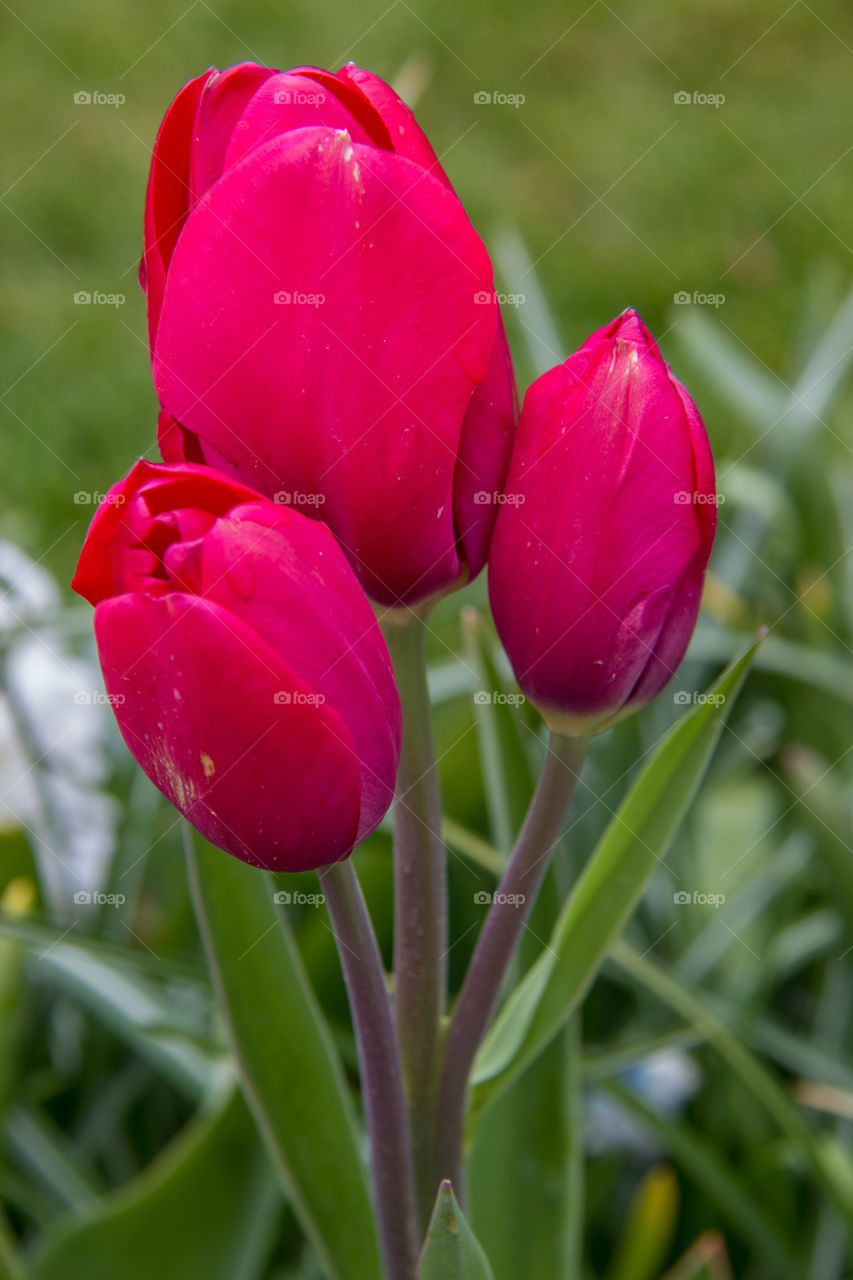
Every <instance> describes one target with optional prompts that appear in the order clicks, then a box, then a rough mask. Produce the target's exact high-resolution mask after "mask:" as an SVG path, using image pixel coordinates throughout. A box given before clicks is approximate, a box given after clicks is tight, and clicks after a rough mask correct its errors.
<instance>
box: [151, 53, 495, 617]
mask: <svg viewBox="0 0 853 1280" xmlns="http://www.w3.org/2000/svg"><path fill="white" fill-rule="evenodd" d="M142 279H143V283H144V286H145V289H146V293H147V297H148V319H149V334H150V342H151V356H152V365H153V373H154V382H155V385H156V388H157V394H158V396H159V399H160V403H161V405H162V407H163V410H164V413H163V414H162V415H161V430H160V435H159V440H160V448H161V452H162V453H163V456H164V457H165V458H166V459H167V460H169V461H189V462H204V463H207V464H208V465H211V466H215V467H217V468H218V469H219V470H221V471H224V472H225V473H226V474H228V475H230V476H233V477H235V478H237V479H239V480H241V481H242V482H244V483H247V484H250V485H251V486H252V487H253V488H255V489H257V490H259V491H260V492H262V493H264V494H265V495H266V496H268V497H272V498H277V497H278V496H279V495H285V496H284V497H283V498H279V500H280V501H286V502H290V503H292V504H294V505H298V506H299V509H300V510H302V511H303V512H304V513H305V514H307V515H311V516H315V517H319V518H320V519H322V520H323V521H325V522H326V523H327V524H328V525H329V527H330V528H331V529H332V532H333V533H334V534H335V536H336V537H337V538H338V540H339V542H340V544H341V546H342V547H343V550H344V552H345V554H346V556H347V558H348V559H349V561H350V563H351V564H352V566H353V568H354V569H355V571H356V574H357V575H358V577H359V579H360V581H361V583H362V585H363V586H364V588H365V590H367V591H368V593H369V594H370V595H371V596H372V597H373V599H374V600H376V601H377V602H379V603H380V604H382V605H384V606H389V607H392V606H397V605H401V604H406V605H409V604H413V603H415V602H417V601H420V600H424V599H426V598H427V597H429V596H432V595H435V594H437V593H440V592H443V591H446V590H448V589H450V588H451V587H453V586H454V585H456V584H457V583H461V582H465V581H467V580H468V579H470V578H472V577H474V576H475V575H476V574H477V573H478V572H479V571H480V569H481V568H482V567H483V565H484V563H485V558H486V553H487V550H488V545H489V541H490V538H491V534H492V530H493V527H494V520H495V514H496V506H495V504H494V502H493V501H492V500H491V495H493V494H494V492H495V491H498V490H500V488H501V486H502V484H503V480H504V477H505V474H506V467H507V462H508V457H509V449H510V446H511V443H512V435H513V431H514V428H515V419H516V396H515V383H514V379H513V373H512V364H511V360H510V356H509V349H508V346H507V343H506V338H505V336H504V331H503V325H502V322H501V318H500V312H499V308H498V305H497V302H496V298H495V292H494V287H493V280H492V266H491V262H490V261H489V257H488V255H487V253H486V250H485V248H484V246H483V244H482V242H481V240H480V239H479V237H478V235H477V234H476V232H475V231H474V228H473V227H472V226H471V223H470V222H469V220H468V217H467V215H466V213H465V210H464V209H463V207H462V204H461V203H460V201H459V199H458V197H457V196H456V194H455V192H454V191H453V189H452V187H451V186H450V183H449V181H448V179H447V176H446V174H445V173H444V171H443V169H442V168H441V165H440V164H439V162H438V160H437V159H436V157H435V153H434V152H433V150H432V147H431V146H430V144H429V142H428V141H427V139H426V137H425V136H424V134H423V133H422V132H421V130H420V129H419V128H418V126H417V124H416V122H415V119H414V116H413V115H412V113H411V111H410V110H409V108H408V107H406V106H405V104H404V103H403V102H401V100H400V99H399V98H398V97H397V95H396V94H395V93H394V92H393V90H392V89H391V88H390V87H389V86H388V85H386V84H385V83H384V82H383V81H381V80H380V79H379V78H378V77H377V76H374V75H371V73H370V72H368V71H363V70H360V69H359V68H356V67H354V66H352V65H349V66H347V67H345V68H344V69H343V70H342V71H340V72H338V74H337V75H332V74H331V73H329V72H326V71H321V70H319V69H317V68H313V67H300V68H297V69H295V70H293V71H287V72H276V71H273V70H271V69H270V68H267V67H259V66H257V65H255V64H253V63H246V64H244V65H242V66H238V67H232V68H230V69H229V70H227V71H224V72H221V73H220V72H217V71H211V72H209V73H207V74H206V75H204V76H200V77H198V78H197V79H196V80H194V81H192V82H191V83H190V84H188V85H187V86H186V87H185V88H184V89H183V90H182V91H181V93H180V94H179V95H178V97H177V99H176V100H175V102H174V103H173V105H172V107H171V108H170V110H169V112H168V114H167V116H166V118H165V120H164V122H163V125H162V128H161V130H160V134H159V136H158V139H157V143H156V147H155V150H154V156H153V161H152V166H151V176H150V180H149V187H148V199H147V205H146V215H145V253H144V259H143V270H142ZM483 494H488V495H489V501H488V502H483V500H482V495H483Z"/></svg>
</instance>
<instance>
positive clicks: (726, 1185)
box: [606, 1082, 802, 1280]
mask: <svg viewBox="0 0 853 1280" xmlns="http://www.w3.org/2000/svg"><path fill="white" fill-rule="evenodd" d="M606 1087H607V1089H608V1091H609V1092H611V1093H612V1094H613V1095H614V1096H615V1097H616V1098H618V1099H619V1102H620V1103H621V1104H622V1106H623V1107H625V1108H626V1109H627V1110H629V1111H630V1112H632V1113H633V1114H634V1115H635V1116H637V1117H638V1119H639V1120H640V1122H641V1123H642V1124H643V1125H644V1126H645V1127H646V1128H647V1129H649V1130H650V1131H651V1132H652V1133H653V1134H654V1136H655V1137H656V1138H657V1139H658V1140H659V1141H660V1142H661V1143H662V1144H663V1146H664V1147H665V1148H666V1149H667V1150H668V1152H669V1154H670V1155H671V1157H672V1159H673V1160H675V1161H676V1162H677V1163H678V1164H679V1165H680V1166H681V1168H682V1169H683V1170H684V1172H685V1173H686V1174H687V1175H688V1176H689V1177H690V1178H691V1179H692V1180H693V1181H694V1182H695V1183H696V1186H697V1187H699V1189H700V1190H701V1192H702V1194H703V1196H705V1197H707V1199H708V1200H709V1201H710V1202H711V1203H712V1204H716V1205H717V1207H718V1208H719V1209H720V1210H721V1212H722V1213H724V1214H725V1215H726V1217H727V1219H728V1221H729V1222H730V1223H731V1225H732V1226H733V1227H734V1228H735V1229H736V1230H737V1231H739V1232H740V1234H741V1235H742V1236H743V1238H744V1240H746V1241H747V1242H748V1243H749V1244H750V1245H751V1246H752V1248H753V1249H754V1250H755V1252H756V1255H757V1256H758V1257H761V1258H765V1259H766V1260H767V1261H768V1262H770V1263H772V1265H773V1272H774V1275H776V1276H778V1277H779V1280H798V1277H800V1276H801V1275H802V1270H801V1262H800V1260H799V1259H798V1258H797V1257H796V1256H795V1254H794V1252H793V1250H792V1249H791V1245H790V1243H789V1242H788V1241H787V1240H786V1239H785V1238H784V1236H782V1235H781V1234H780V1232H779V1225H780V1224H778V1223H776V1222H774V1221H772V1220H771V1219H768V1218H767V1217H766V1216H765V1214H764V1211H763V1210H762V1208H761V1205H760V1203H758V1202H757V1201H756V1198H755V1197H754V1196H753V1195H751V1194H750V1188H749V1187H748V1186H747V1185H746V1184H745V1183H744V1182H743V1180H742V1178H741V1177H740V1175H739V1174H738V1173H737V1172H736V1171H735V1170H734V1169H732V1168H731V1167H730V1165H729V1164H727V1163H726V1162H725V1161H724V1160H721V1159H720V1156H719V1155H718V1154H717V1149H716V1147H715V1146H714V1144H713V1143H711V1142H708V1141H707V1140H706V1139H704V1138H703V1137H702V1136H701V1135H700V1134H697V1133H695V1132H693V1131H692V1130H691V1129H690V1128H689V1127H688V1126H687V1125H686V1124H684V1122H683V1121H681V1122H676V1121H673V1120H670V1119H668V1118H667V1117H666V1116H664V1115H661V1114H660V1112H659V1111H656V1110H655V1109H654V1108H652V1107H649V1106H647V1105H646V1104H645V1103H644V1102H643V1101H642V1100H641V1099H640V1098H638V1097H637V1096H636V1094H634V1093H633V1092H632V1091H631V1090H630V1089H627V1088H625V1087H624V1086H623V1085H619V1084H617V1083H615V1082H610V1083H608V1085H607V1086H606Z"/></svg>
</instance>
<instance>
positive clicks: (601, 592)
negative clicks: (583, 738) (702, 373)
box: [489, 311, 717, 734]
mask: <svg viewBox="0 0 853 1280" xmlns="http://www.w3.org/2000/svg"><path fill="white" fill-rule="evenodd" d="M716 519H717V509H716V495H715V492H714V463H713V458H712V456H711V449H710V445H709V444H708V438H707V435H706V433H705V428H704V426H703V423H702V419H701V418H700V416H699V412H698V410H697V408H696V406H695V404H694V403H693V401H692V400H691V398H690V396H689V394H688V393H687V391H686V390H685V388H684V387H683V386H682V385H681V383H680V382H678V381H677V380H676V379H675V378H674V377H673V375H672V372H671V370H670V368H669V366H668V365H667V364H666V363H665V362H664V361H663V359H662V358H661V355H660V352H659V351H658V348H657V345H656V344H655V341H654V339H653V338H652V336H651V334H650V333H649V331H648V330H647V329H646V327H645V325H644V324H643V322H642V321H641V319H640V317H639V316H638V315H637V313H636V312H635V311H626V312H624V313H623V315H621V316H619V317H618V319H616V320H614V321H613V323H612V324H610V325H608V326H607V327H606V328H604V329H599V330H598V331H597V332H596V333H593V334H592V335H591V337H589V338H588V339H587V341H586V342H585V343H584V345H583V346H582V347H581V348H580V350H579V351H576V352H575V354H574V355H572V356H570V357H569V358H568V360H566V361H565V363H563V364H561V365H557V367H556V368H554V369H551V370H549V372H548V373H546V374H543V376H542V377H541V378H539V379H538V380H537V381H536V382H535V383H534V384H533V385H532V386H531V387H530V389H529V391H528V392H527V396H526V398H525V401H524V408H523V410H522V414H521V421H520V423H519V429H518V436H517V440H516V443H515V447H514V449H513V454H512V458H511V461H510V469H509V476H508V479H507V485H506V490H505V493H504V498H503V505H502V507H501V510H500V513H499V515H498V519H497V524H496V528H495V534H494V539H493V542H492V548H491V551H490V557H489V593H490V598H491V603H492V611H493V613H494V617H495V623H496V625H497V629H498V632H499V634H500V637H501V640H502V641H503V644H504V646H505V648H506V651H507V653H508V655H509V658H510V661H511V663H512V666H513V668H514V670H515V674H516V677H517V679H518V682H519V684H520V686H521V688H522V689H523V690H524V692H525V693H526V694H527V696H528V697H529V698H530V700H531V701H532V702H535V703H536V704H537V705H538V706H539V707H540V709H541V710H542V713H543V715H544V716H545V719H546V721H547V722H548V724H549V726H550V727H551V728H552V729H555V730H557V731H559V732H563V733H569V734H573V733H590V732H597V731H598V730H600V729H601V728H603V727H605V725H607V724H609V723H612V722H613V721H614V720H616V719H619V718H621V717H622V716H624V715H627V714H628V713H629V712H630V711H633V710H635V709H636V708H638V707H641V706H643V705H644V704H645V703H647V702H650V701H651V699H652V698H654V697H655V696H656V695H657V694H658V693H659V692H660V690H661V689H662V688H663V687H664V685H665V684H666V683H667V681H668V680H669V679H670V677H671V676H672V675H673V674H674V672H675V669H676V667H677V666H678V664H679V662H680V661H681V659H682V657H683V656H684V651H685V649H686V648H687V644H688V641H689V639H690V636H691V634H692V631H693V627H694V625H695V622H696V615H697V613H698V610H699V598H700V595H701V590H702V581H703V577H704V573H705V567H706V565H707V563H708V557H709V555H710V553H711V544H712V542H713V539H714V529H715V526H716Z"/></svg>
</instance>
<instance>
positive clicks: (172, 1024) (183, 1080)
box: [0, 918, 230, 1102]
mask: <svg viewBox="0 0 853 1280" xmlns="http://www.w3.org/2000/svg"><path fill="white" fill-rule="evenodd" d="M65 932H66V934H67V935H68V936H67V937H66V936H64V935H57V934H56V931H55V930H53V929H50V928H48V927H45V926H39V925H35V924H31V923H30V922H29V921H16V920H10V919H8V918H3V919H2V920H0V936H4V937H9V938H14V939H15V940H16V941H18V942H20V944H21V946H22V947H25V948H26V949H27V950H28V951H29V953H30V955H31V957H32V963H33V965H34V968H35V970H36V972H37V973H38V974H39V976H40V977H41V978H43V979H46V980H47V981H48V982H50V983H52V984H54V985H56V986H59V987H61V988H62V989H63V990H64V991H66V992H68V993H69V994H70V995H71V996H73V997H74V998H75V999H76V1000H79V1001H80V1003H81V1004H82V1005H84V1006H85V1007H86V1008H87V1009H88V1010H89V1012H90V1013H92V1014H93V1015H94V1016H95V1017H96V1018H98V1019H99V1020H100V1021H102V1022H103V1023H104V1024H105V1025H106V1026H108V1027H110V1028H111V1029H112V1030H113V1031H114V1032H115V1033H116V1035H118V1036H120V1037H121V1038H122V1039H123V1040H125V1041H126V1042H127V1043H128V1044H130V1045H132V1046H133V1048H134V1049H135V1050H136V1051H137V1053H138V1054H139V1055H140V1057H142V1058H144V1059H145V1060H146V1061H147V1062H149V1063H150V1064H151V1065H152V1066H153V1067H154V1068H155V1070H157V1071H159V1072H161V1073H162V1074H163V1075H165V1076H166V1077H167V1078H168V1079H169V1080H170V1081H171V1082H172V1084H174V1085H175V1087H176V1088H178V1089H180V1090H181V1092H182V1093H184V1094H186V1095H187V1096H188V1097H189V1098H191V1099H192V1100H193V1101H194V1102H195V1101H198V1100H200V1099H201V1098H203V1097H204V1096H205V1095H206V1094H207V1093H209V1092H210V1090H212V1089H216V1088H219V1087H221V1086H222V1084H223V1083H224V1081H225V1079H226V1077H227V1076H228V1074H229V1072H230V1066H229V1064H228V1060H227V1058H226V1057H225V1055H224V1054H223V1052H222V1051H221V1049H220V1048H219V1047H218V1046H214V1045H206V1044H204V1043H203V1042H202V1040H201V1039H200V1037H199V1036H197V1035H193V1034H192V1032H191V1031H190V1032H189V1033H188V1030H187V1028H186V1027H185V1026H182V1025H180V1023H179V1021H178V1020H177V1017H176V1013H175V1007H174V1003H173V1002H172V1001H170V1000H169V998H168V996H167V994H166V993H165V992H164V988H163V984H162V982H157V981H153V980H151V978H150V977H149V976H148V975H147V974H146V973H145V972H143V971H139V972H137V971H136V966H135V965H134V964H133V963H124V960H125V958H126V957H128V956H132V955H134V954H135V953H134V952H133V951H132V950H131V948H128V947H125V948H119V947H116V946H112V945H109V944H105V943H100V942H99V941H98V940H96V939H90V938H86V939H82V940H80V941H77V940H75V939H74V938H73V937H72V936H71V934H70V931H69V930H66V931H65ZM148 967H149V965H148V961H146V962H144V968H145V969H147V968H148ZM164 968H165V966H164Z"/></svg>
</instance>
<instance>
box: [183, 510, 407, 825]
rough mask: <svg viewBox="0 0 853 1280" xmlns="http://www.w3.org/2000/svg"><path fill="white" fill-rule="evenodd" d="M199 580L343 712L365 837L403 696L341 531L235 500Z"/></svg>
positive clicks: (376, 815) (389, 781)
mask: <svg viewBox="0 0 853 1280" xmlns="http://www.w3.org/2000/svg"><path fill="white" fill-rule="evenodd" d="M273 515H274V517H275V518H274V519H273ZM259 521H263V522H264V523H259ZM285 530H286V531H287V532H286V535H285V536H284V537H282V534H283V532H284V531H285ZM167 563H168V561H167ZM199 587H200V590H201V591H202V592H203V593H204V595H205V598H206V599H208V600H212V601H214V602H215V603H216V604H219V605H221V606H222V607H223V608H225V609H227V610H229V611H230V612H232V613H234V614H238V615H239V617H240V619H241V621H243V622H245V623H246V624H247V625H248V626H250V627H252V628H253V630H254V631H256V632H257V633H258V634H259V635H262V636H263V637H264V639H265V640H266V642H267V643H268V644H269V645H271V646H272V648H273V649H275V651H276V653H278V654H280V655H281V657H282V658H283V660H284V661H285V662H286V663H287V664H288V666H290V667H291V668H292V669H293V670H294V671H298V672H299V673H300V675H301V676H302V678H303V679H304V680H305V681H306V683H307V684H308V685H310V687H311V688H312V689H314V690H315V691H316V692H317V693H319V694H322V695H323V697H324V698H325V699H326V703H327V704H328V705H330V706H332V707H334V708H335V710H336V711H338V712H339V713H340V715H341V717H342V719H343V721H344V723H345V724H346V726H347V729H348V731H349V734H350V736H351V738H352V741H353V743H354V745H355V750H356V753H357V755H358V757H359V759H360V761H361V793H362V809H361V816H360V822H359V829H358V839H359V840H363V839H364V837H365V836H367V835H369V833H370V832H371V831H372V830H373V829H374V828H375V827H376V825H377V824H378V823H379V821H380V820H381V818H382V816H383V814H384V813H385V812H386V811H387V809H388V806H389V805H390V803H391V801H392V799H393V795H394V783H395V780H396V772H397V761H398V759H399V754H400V737H401V717H400V702H399V697H398V694H397V687H396V684H395V682H394V673H393V669H392V667H391V660H390V658H389V656H388V651H387V649H386V647H385V643H384V640H383V639H382V637H381V634H380V632H379V626H378V623H377V622H376V618H375V616H374V613H373V610H372V609H371V607H370V604H369V603H368V600H367V597H366V596H365V595H364V594H363V593H362V592H360V591H358V590H356V589H354V584H353V581H352V570H351V569H350V567H349V565H348V563H347V561H346V559H345V557H344V555H343V553H342V552H341V550H340V548H339V547H338V545H337V543H336V542H335V539H334V538H333V537H332V535H331V533H330V532H329V530H328V529H327V528H326V526H325V525H323V524H320V523H319V522H317V521H312V520H305V519H303V517H302V516H301V515H300V514H298V513H296V512H293V511H290V510H288V509H287V508H286V507H280V508H277V509H275V511H274V513H270V511H269V504H268V503H263V504H262V505H247V506H244V507H235V508H234V509H233V510H232V511H231V512H230V513H229V518H228V520H227V521H225V520H221V521H219V522H218V524H217V525H216V527H215V528H214V529H213V530H212V531H211V533H210V534H209V535H208V536H207V537H206V538H205V540H204V548H203V555H202V564H201V581H200V584H199Z"/></svg>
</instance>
